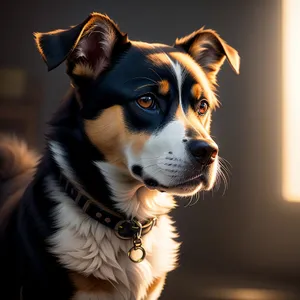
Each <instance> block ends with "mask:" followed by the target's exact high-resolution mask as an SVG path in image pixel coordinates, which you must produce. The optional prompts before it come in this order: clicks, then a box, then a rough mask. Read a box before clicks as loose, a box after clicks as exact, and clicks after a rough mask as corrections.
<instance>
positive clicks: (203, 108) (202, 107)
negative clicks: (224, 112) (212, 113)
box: [197, 99, 209, 116]
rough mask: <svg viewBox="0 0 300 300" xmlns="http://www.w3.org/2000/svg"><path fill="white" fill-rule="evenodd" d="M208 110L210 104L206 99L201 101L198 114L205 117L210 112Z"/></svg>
mask: <svg viewBox="0 0 300 300" xmlns="http://www.w3.org/2000/svg"><path fill="white" fill-rule="evenodd" d="M208 109H209V104H208V102H207V101H206V100H205V99H203V100H201V101H200V103H199V105H198V107H197V113H198V115H199V116H204V115H205V114H206V112H207V111H208Z"/></svg>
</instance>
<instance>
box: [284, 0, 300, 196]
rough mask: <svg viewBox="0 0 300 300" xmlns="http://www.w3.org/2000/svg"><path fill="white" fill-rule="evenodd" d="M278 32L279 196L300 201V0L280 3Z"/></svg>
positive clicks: (286, 0)
mask: <svg viewBox="0 0 300 300" xmlns="http://www.w3.org/2000/svg"><path fill="white" fill-rule="evenodd" d="M282 29H283V35H282V45H283V49H282V50H283V51H282V54H283V61H282V62H283V64H282V67H283V77H282V79H283V97H282V101H283V103H282V105H283V106H282V107H283V140H282V146H283V151H282V153H283V157H282V162H283V176H282V177H283V178H282V180H283V181H282V194H283V197H284V199H285V200H288V201H300V0H283V1H282Z"/></svg>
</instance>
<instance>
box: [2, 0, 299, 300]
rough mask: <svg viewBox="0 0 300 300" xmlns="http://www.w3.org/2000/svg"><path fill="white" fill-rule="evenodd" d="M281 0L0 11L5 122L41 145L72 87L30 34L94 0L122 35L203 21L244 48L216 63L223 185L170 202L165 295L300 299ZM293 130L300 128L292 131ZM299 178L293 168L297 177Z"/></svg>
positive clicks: (48, 4) (216, 131)
mask: <svg viewBox="0 0 300 300" xmlns="http://www.w3.org/2000/svg"><path fill="white" fill-rule="evenodd" d="M281 9H282V3H281V1H280V0H247V1H246V0H245V1H241V0H219V1H218V0H209V1H208V0H198V1H192V0H185V1H181V2H176V1H174V0H173V1H171V0H164V1H160V2H159V3H158V2H155V1H136V0H131V1H116V0H115V1H109V0H101V1H100V0H98V1H95V0H89V1H82V0H81V1H80V0H73V1H67V0H64V1H59V0H51V1H50V0H44V1H34V0H28V1H16V0H10V1H5V3H3V4H2V5H1V10H0V31H1V47H0V130H3V131H7V130H8V131H14V132H16V133H17V134H18V135H20V136H22V137H25V138H26V139H27V140H28V141H29V143H30V144H31V145H32V146H34V147H37V149H40V150H42V147H43V143H44V140H43V133H44V131H45V129H46V122H47V120H49V118H50V117H51V115H52V113H53V112H54V111H55V110H56V108H57V106H58V104H59V101H60V100H61V98H62V97H63V96H64V95H65V93H66V91H67V89H68V88H69V81H68V77H67V76H66V75H65V68H64V66H60V67H59V68H57V69H55V70H53V71H52V72H50V73H48V72H47V71H46V66H45V64H44V63H43V61H42V59H41V57H40V56H39V54H38V52H37V50H36V49H35V45H34V42H33V35H32V33H33V32H35V31H49V30H53V29H57V28H66V27H68V26H69V25H75V24H78V23H80V22H81V21H82V20H83V19H85V18H86V16H87V15H88V14H89V13H90V12H92V11H97V12H101V13H106V14H108V15H109V16H110V17H111V18H113V19H114V20H116V22H117V23H118V24H119V26H120V27H121V30H123V31H125V32H128V33H129V38H131V39H136V40H145V41H149V42H154V41H156V42H162V43H173V42H174V40H175V38H176V37H180V36H184V35H186V34H189V33H190V32H192V31H194V30H196V29H198V28H200V27H201V26H203V25H205V26H206V27H207V28H212V29H215V30H216V31H217V32H218V33H219V34H220V35H221V36H222V37H223V38H224V39H225V40H226V41H227V42H228V43H229V44H230V45H232V46H233V47H234V48H236V49H237V50H238V51H239V53H240V56H241V74H240V75H239V76H236V75H235V74H234V73H233V72H232V71H231V69H230V67H229V66H228V64H227V63H225V65H224V67H223V69H222V70H221V72H220V73H219V86H220V87H219V92H218V94H219V98H220V100H221V102H222V107H221V108H220V109H219V110H218V111H217V112H216V113H215V114H214V117H213V127H212V135H213V136H214V137H215V139H216V141H217V142H218V144H219V147H220V151H221V152H220V155H221V156H222V157H224V158H226V159H227V160H228V161H229V162H230V164H231V166H232V167H231V173H232V174H231V176H230V182H229V187H228V189H227V190H226V191H225V193H224V185H222V186H221V188H220V190H219V191H214V193H207V194H205V195H204V196H203V197H202V198H201V199H200V200H199V202H198V203H197V204H196V205H194V206H192V207H186V208H185V207H184V206H185V204H186V201H182V200H181V201H179V208H178V209H177V210H176V211H174V218H175V219H176V222H177V226H178V230H179V232H180V236H181V240H182V241H183V245H182V249H181V256H180V267H179V268H178V269H177V270H176V271H174V272H172V273H170V275H169V276H168V280H167V284H166V287H165V290H164V293H163V295H162V299H166V300H167V299H175V300H177V299H183V298H184V299H191V300H193V299H195V300H196V299H212V300H213V299H214V300H216V299H220V300H221V299H228V300H236V299H238V300H244V299H247V300H249V299H251V300H252V299H253V300H257V299H259V300H260V299H264V300H268V299H272V300H277V299H300V293H299V294H298V289H300V234H299V231H300V203H297V202H289V201H286V200H284V199H283V198H282V196H281V194H282V192H281V186H282V185H281V181H282V167H281V165H282V164H281V162H282V160H281V153H282V139H281V136H282V111H283V105H282V101H281V100H282V97H281V94H282V82H281V70H282V67H281V51H282V50H281V49H282V38H281V36H282V35H281V29H282V26H281V25H282V23H281ZM299 140H300V134H299ZM299 184H300V177H299Z"/></svg>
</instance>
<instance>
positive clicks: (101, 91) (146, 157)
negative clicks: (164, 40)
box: [36, 13, 239, 195]
mask: <svg viewBox="0 0 300 300" xmlns="http://www.w3.org/2000/svg"><path fill="white" fill-rule="evenodd" d="M36 41H37V45H38V48H39V50H40V52H41V54H42V56H43V58H44V60H45V62H46V63H47V65H48V68H49V70H51V69H53V68H55V67H56V66H58V65H59V64H61V63H62V62H63V61H66V63H67V73H68V74H69V76H70V78H71V81H72V85H73V87H74V89H75V91H76V95H77V99H78V102H79V105H80V106H81V115H82V120H83V124H84V125H83V126H84V130H85V133H86V136H87V137H88V138H89V140H90V142H91V143H92V144H93V145H94V146H95V147H96V148H97V149H98V150H99V151H100V152H101V153H102V154H103V155H104V157H105V161H106V162H107V163H109V164H111V165H114V166H115V167H117V168H119V169H120V170H122V172H123V174H127V175H128V176H131V177H133V178H134V179H135V180H136V181H137V182H138V183H139V184H143V185H146V186H147V187H148V188H150V189H158V190H163V191H166V192H168V193H170V194H175V195H192V194H194V193H196V192H198V191H199V190H208V189H210V188H211V187H212V186H213V184H214V181H215V178H216V173H217V169H218V146H217V145H216V143H215V142H214V141H213V140H212V138H211V137H210V134H209V133H210V123H211V113H212V111H213V110H214V109H215V108H216V107H217V106H218V101H217V99H216V97H215V94H214V91H215V86H216V76H217V73H218V71H219V69H220V67H221V65H222V64H223V62H224V60H225V59H226V58H227V59H228V61H229V63H230V64H231V66H232V68H233V70H234V71H235V72H236V73H238V72H239V56H238V54H237V52H236V50H234V49H233V48H232V47H230V46H229V45H228V44H226V42H225V41H224V40H222V39H221V38H220V37H219V35H218V34H217V33H216V32H214V31H212V30H206V29H203V28H202V29H200V30H198V31H195V32H193V33H192V34H190V35H188V36H186V37H184V38H182V39H177V40H176V42H175V44H174V46H167V45H163V44H149V43H143V42H134V41H130V40H129V39H128V37H127V35H126V34H123V33H122V32H121V31H120V30H119V28H118V27H117V25H116V24H115V23H114V22H113V21H112V20H110V19H109V18H108V17H107V16H104V15H101V14H97V13H93V14H91V15H90V16H89V17H88V18H87V19H86V20H85V21H84V22H83V23H81V24H79V25H77V26H74V27H71V28H70V29H68V30H58V31H54V32H49V33H37V34H36Z"/></svg>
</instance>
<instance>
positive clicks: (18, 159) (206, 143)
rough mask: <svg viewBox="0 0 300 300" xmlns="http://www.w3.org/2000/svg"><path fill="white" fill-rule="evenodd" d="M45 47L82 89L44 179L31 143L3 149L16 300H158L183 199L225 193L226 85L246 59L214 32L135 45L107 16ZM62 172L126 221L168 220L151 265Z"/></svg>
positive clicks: (53, 128) (42, 36) (0, 190)
mask: <svg viewBox="0 0 300 300" xmlns="http://www.w3.org/2000/svg"><path fill="white" fill-rule="evenodd" d="M35 38H36V43H37V47H38V49H39V51H40V53H41V55H42V58H43V59H44V61H45V62H46V64H47V65H48V69H49V70H51V69H53V68H55V67H56V66H58V65H59V64H61V63H62V62H63V61H66V64H67V73H68V75H69V76H70V80H71V83H72V88H71V92H70V94H69V95H68V96H67V97H66V99H65V100H64V101H63V102H62V104H61V106H60V108H59V110H58V112H57V113H56V114H55V116H54V117H53V118H52V120H51V121H50V130H49V132H48V134H47V140H46V147H45V150H44V152H43V155H42V158H41V160H40V161H39V163H38V164H37V167H36V170H35V166H36V163H37V156H36V155H35V154H34V153H33V152H31V151H30V150H28V149H27V148H26V146H25V145H24V144H23V143H21V142H19V141H17V140H16V139H3V138H2V139H0V179H1V182H0V214H1V215H0V219H1V221H4V222H5V224H4V223H2V224H1V229H6V230H2V231H1V234H0V244H1V245H3V246H2V247H0V257H1V259H2V258H3V263H2V264H1V267H2V272H1V274H5V276H4V278H1V282H2V283H3V289H2V293H4V294H5V295H7V297H6V298H5V299H6V300H19V299H20V298H21V299H22V300H31V299H38V298H43V300H53V299H56V300H88V299H89V300H91V299H92V300H94V299H95V300H96V299H103V300H119V299H124V300H145V299H147V300H156V299H158V298H159V296H160V294H161V292H162V289H163V286H164V283H165V279H166V276H167V273H168V272H170V271H172V270H173V269H174V268H175V267H176V265H177V253H178V249H179V243H178V242H177V241H176V238H177V234H176V230H175V227H174V225H173V221H172V220H171V218H170V216H169V215H168V214H169V212H170V210H171V209H173V208H174V207H175V206H176V204H175V201H174V199H173V195H177V196H191V195H194V194H195V193H197V192H199V191H200V190H202V191H204V190H209V189H211V188H212V187H213V185H214V183H215V180H216V175H217V172H218V170H219V159H218V147H217V145H216V144H215V142H214V141H213V140H212V138H211V136H210V122H211V114H212V110H213V109H215V108H216V107H217V106H218V100H217V99H216V96H215V88H216V75H217V73H218V71H219V69H220V67H221V65H222V64H223V62H224V60H225V58H227V59H228V60H229V61H230V63H231V65H232V66H233V68H234V70H235V71H236V72H238V69H239V57H238V54H237V52H236V51H235V50H234V49H233V48H231V47H230V46H228V45H227V44H226V43H225V42H224V41H223V40H222V39H221V38H220V37H219V36H218V35H217V33H215V32H214V31H207V30H206V31H203V30H202V29H201V30H199V31H197V32H195V33H193V34H191V35H189V36H187V37H186V38H183V39H180V40H177V41H176V42H175V45H174V46H167V45H163V44H149V43H144V42H134V41H130V40H129V39H128V37H127V34H124V33H122V32H121V31H120V29H119V28H118V26H117V25H116V24H115V23H114V22H113V21H112V20H110V19H109V18H108V17H107V16H105V15H102V14H98V13H92V14H91V15H90V16H89V17H88V18H87V19H86V20H85V21H83V22H82V23H80V24H78V25H76V26H73V27H71V28H69V29H66V30H57V31H53V32H48V33H36V34H35ZM133 66H134V67H133ZM33 174H34V176H33ZM61 174H63V175H64V176H65V177H66V178H67V179H68V181H69V182H70V184H72V188H74V189H77V190H80V192H81V193H82V194H84V195H85V196H87V197H89V198H92V199H93V201H97V202H98V205H99V206H102V207H103V206H105V207H106V209H107V210H110V211H114V212H115V213H118V214H119V215H122V216H123V218H124V219H129V220H131V219H133V218H136V219H138V220H139V221H140V222H143V221H146V220H147V219H149V218H157V224H156V226H154V227H153V228H152V230H151V231H150V232H148V233H147V234H146V235H144V236H142V245H143V247H144V248H145V250H146V253H147V255H146V257H145V259H144V260H143V261H142V262H140V263H133V262H132V261H131V260H130V259H129V258H128V250H129V249H131V247H132V246H133V240H122V239H120V238H118V237H117V236H116V235H115V233H114V231H113V230H112V229H111V228H109V227H106V226H105V225H103V224H101V223H100V222H98V221H96V220H94V219H93V218H92V217H90V216H89V215H88V213H85V212H84V209H81V208H80V207H79V206H78V204H77V203H76V202H75V201H74V199H72V198H70V196H68V195H69V194H67V193H66V192H65V189H64V187H63V186H62V183H61V181H60V180H59V178H60V175H61ZM67 184H69V183H67ZM108 221H109V220H108ZM4 225H5V226H4ZM137 251H138V250H137ZM135 254H136V255H137V253H136V252H135Z"/></svg>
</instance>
